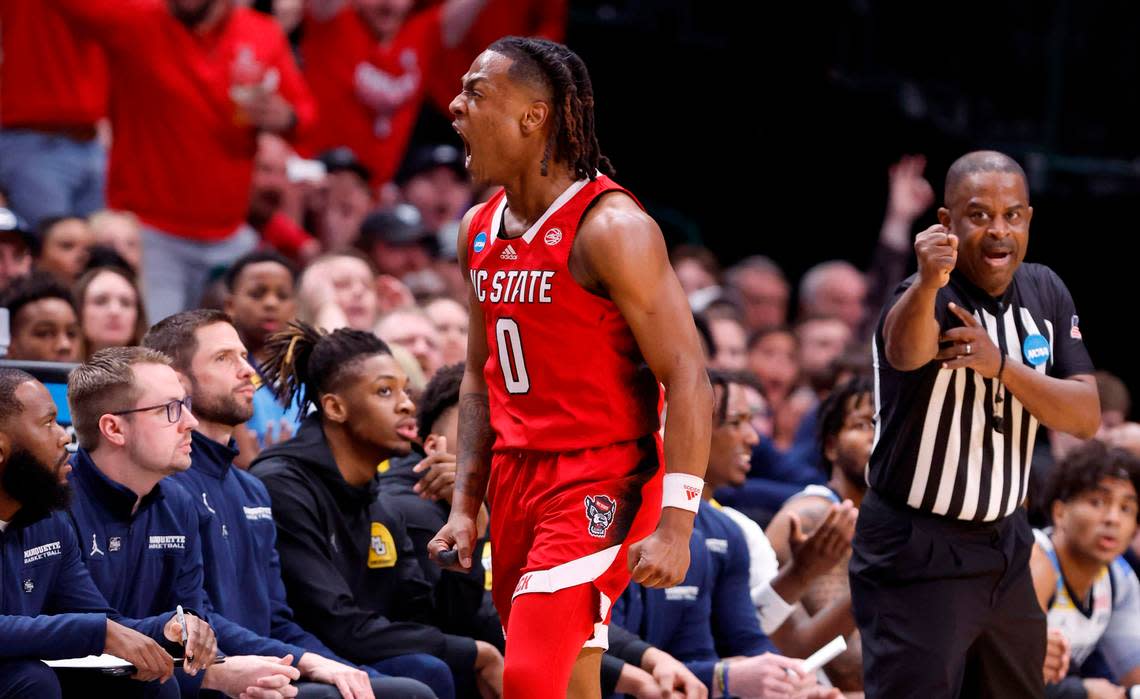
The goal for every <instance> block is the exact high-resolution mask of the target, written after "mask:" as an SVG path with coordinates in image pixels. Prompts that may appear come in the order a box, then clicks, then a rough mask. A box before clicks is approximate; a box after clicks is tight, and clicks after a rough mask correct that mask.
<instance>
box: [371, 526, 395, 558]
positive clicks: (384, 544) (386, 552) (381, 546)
mask: <svg viewBox="0 0 1140 699" xmlns="http://www.w3.org/2000/svg"><path fill="white" fill-rule="evenodd" d="M394 565H396V541H395V540H394V539H393V538H392V532H390V531H388V527H385V526H384V525H383V524H381V523H379V522H373V523H372V538H371V541H369V544H368V567H369V568H391V567H392V566H394Z"/></svg>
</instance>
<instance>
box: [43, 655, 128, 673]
mask: <svg viewBox="0 0 1140 699" xmlns="http://www.w3.org/2000/svg"><path fill="white" fill-rule="evenodd" d="M43 662H44V664H45V665H47V666H48V667H58V668H67V669H89V670H109V669H114V668H120V667H132V665H131V664H130V663H129V662H127V661H126V660H123V659H122V658H120V657H117V656H114V655H110V654H108V653H104V654H103V655H88V656H85V657H83V658H63V659H60V660H45V661H43Z"/></svg>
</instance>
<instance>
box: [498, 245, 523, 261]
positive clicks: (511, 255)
mask: <svg viewBox="0 0 1140 699" xmlns="http://www.w3.org/2000/svg"><path fill="white" fill-rule="evenodd" d="M499 257H501V258H502V259H504V260H517V259H519V256H518V254H516V253H515V249H514V248H513V247H511V244H510V243H507V247H505V248H503V252H502V254H500V255H499Z"/></svg>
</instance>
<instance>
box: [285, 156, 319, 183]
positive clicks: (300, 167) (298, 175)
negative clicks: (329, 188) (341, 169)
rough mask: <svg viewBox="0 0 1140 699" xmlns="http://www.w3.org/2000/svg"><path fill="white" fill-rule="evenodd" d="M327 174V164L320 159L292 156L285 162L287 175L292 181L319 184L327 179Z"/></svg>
mask: <svg viewBox="0 0 1140 699" xmlns="http://www.w3.org/2000/svg"><path fill="white" fill-rule="evenodd" d="M326 174H327V172H326V170H325V164H324V163H322V162H321V161H319V160H305V159H304V158H298V157H292V158H289V160H287V161H286V162H285V176H286V177H288V178H289V181H290V182H311V183H313V184H317V183H319V182H321V181H322V180H324V179H325V175H326Z"/></svg>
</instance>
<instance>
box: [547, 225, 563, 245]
mask: <svg viewBox="0 0 1140 699" xmlns="http://www.w3.org/2000/svg"><path fill="white" fill-rule="evenodd" d="M542 240H543V242H545V243H546V244H547V245H558V244H559V243H561V242H562V231H560V230H559V229H557V228H551V229H550V230H548V231H547V232H546V235H544V236H542Z"/></svg>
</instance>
